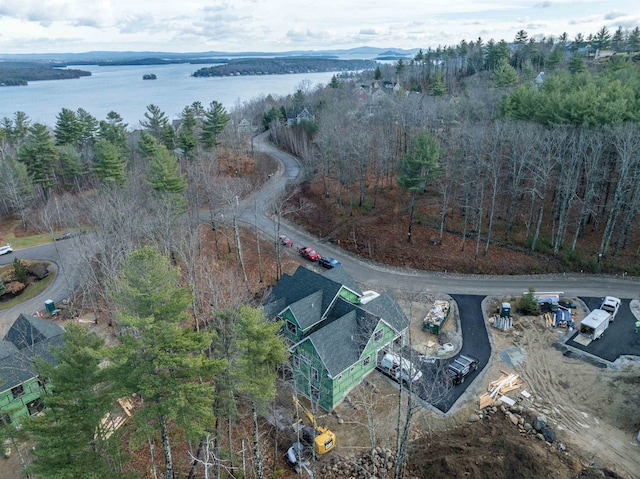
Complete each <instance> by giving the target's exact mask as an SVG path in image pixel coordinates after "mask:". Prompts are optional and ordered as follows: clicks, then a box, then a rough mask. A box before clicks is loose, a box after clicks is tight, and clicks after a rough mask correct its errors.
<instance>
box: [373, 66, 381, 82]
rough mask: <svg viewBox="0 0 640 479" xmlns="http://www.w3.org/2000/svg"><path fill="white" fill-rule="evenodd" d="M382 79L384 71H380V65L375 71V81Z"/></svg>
mask: <svg viewBox="0 0 640 479" xmlns="http://www.w3.org/2000/svg"><path fill="white" fill-rule="evenodd" d="M381 78H382V70H380V66H379V65H378V66H377V67H376V69H375V70H374V71H373V79H374V80H380V79H381Z"/></svg>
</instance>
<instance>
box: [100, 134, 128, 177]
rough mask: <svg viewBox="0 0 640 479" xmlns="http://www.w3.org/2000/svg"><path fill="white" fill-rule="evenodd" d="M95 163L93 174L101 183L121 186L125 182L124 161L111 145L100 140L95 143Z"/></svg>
mask: <svg viewBox="0 0 640 479" xmlns="http://www.w3.org/2000/svg"><path fill="white" fill-rule="evenodd" d="M95 152H96V161H95V165H94V167H93V168H92V171H93V173H94V174H95V175H96V176H97V177H98V178H100V179H101V180H102V181H104V182H107V183H114V184H117V185H122V184H124V182H125V181H126V179H127V177H126V173H125V166H126V160H125V158H124V155H123V154H122V151H121V150H120V149H119V148H118V147H117V146H116V145H114V144H113V143H110V142H109V141H107V140H105V139H104V138H100V139H99V140H98V141H97V143H96V148H95Z"/></svg>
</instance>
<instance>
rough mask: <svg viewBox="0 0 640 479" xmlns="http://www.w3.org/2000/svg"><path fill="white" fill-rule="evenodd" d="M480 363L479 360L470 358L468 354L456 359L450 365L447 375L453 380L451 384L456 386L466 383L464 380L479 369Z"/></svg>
mask: <svg viewBox="0 0 640 479" xmlns="http://www.w3.org/2000/svg"><path fill="white" fill-rule="evenodd" d="M479 362H480V361H479V360H478V358H475V357H473V356H469V355H466V354H461V355H460V356H458V357H457V358H456V359H454V360H453V361H451V362H450V363H449V367H448V368H447V374H448V375H449V378H450V379H451V382H452V383H453V384H454V385H455V384H462V383H463V382H464V378H465V377H467V376H468V375H469V374H471V373H472V372H473V371H475V370H476V369H478V363H479Z"/></svg>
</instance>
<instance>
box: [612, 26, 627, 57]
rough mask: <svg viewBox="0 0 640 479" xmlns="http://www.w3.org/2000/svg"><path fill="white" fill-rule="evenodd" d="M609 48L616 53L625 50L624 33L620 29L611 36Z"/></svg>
mask: <svg viewBox="0 0 640 479" xmlns="http://www.w3.org/2000/svg"><path fill="white" fill-rule="evenodd" d="M611 48H613V50H614V51H615V52H617V53H620V52H623V51H624V50H625V41H624V32H623V31H622V27H618V29H617V30H616V31H615V33H614V34H613V37H611Z"/></svg>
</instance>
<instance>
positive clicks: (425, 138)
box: [398, 130, 440, 242]
mask: <svg viewBox="0 0 640 479" xmlns="http://www.w3.org/2000/svg"><path fill="white" fill-rule="evenodd" d="M439 160H440V145H439V143H438V140H437V139H436V138H435V137H434V136H433V135H432V134H431V133H429V132H428V131H426V130H422V131H420V132H419V133H418V134H417V135H416V136H415V137H414V138H413V139H412V140H411V145H410V147H409V150H408V151H407V152H406V153H405V155H404V157H403V158H402V162H401V163H400V169H399V171H398V185H400V187H401V188H403V189H405V190H407V191H408V192H409V193H411V201H410V204H409V228H408V232H407V241H408V242H411V230H412V228H413V212H414V209H415V204H416V195H417V194H418V193H422V192H424V190H425V188H426V186H427V183H428V182H429V181H431V180H432V179H433V178H434V177H435V176H436V174H437V173H438V170H439V167H440V165H439Z"/></svg>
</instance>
